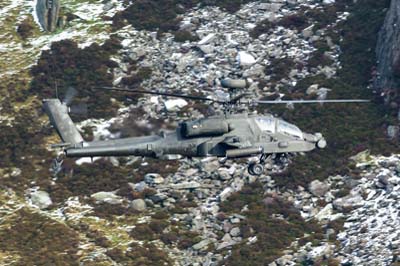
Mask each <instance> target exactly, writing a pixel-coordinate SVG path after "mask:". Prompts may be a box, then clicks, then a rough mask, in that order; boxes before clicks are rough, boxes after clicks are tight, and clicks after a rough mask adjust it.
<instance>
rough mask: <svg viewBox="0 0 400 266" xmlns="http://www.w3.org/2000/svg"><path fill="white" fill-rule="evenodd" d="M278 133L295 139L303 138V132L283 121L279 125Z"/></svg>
mask: <svg viewBox="0 0 400 266" xmlns="http://www.w3.org/2000/svg"><path fill="white" fill-rule="evenodd" d="M278 132H280V133H283V134H286V135H290V136H293V137H297V138H299V139H302V138H303V132H301V130H300V129H299V128H298V127H296V126H295V125H292V124H289V123H288V122H285V121H283V120H279V124H278Z"/></svg>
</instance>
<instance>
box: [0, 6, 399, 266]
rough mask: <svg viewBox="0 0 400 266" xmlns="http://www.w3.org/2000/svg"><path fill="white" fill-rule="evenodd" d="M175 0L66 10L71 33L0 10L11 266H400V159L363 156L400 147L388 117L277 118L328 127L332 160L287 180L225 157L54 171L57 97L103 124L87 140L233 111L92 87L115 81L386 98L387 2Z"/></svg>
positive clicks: (306, 161) (1, 217) (0, 248)
mask: <svg viewBox="0 0 400 266" xmlns="http://www.w3.org/2000/svg"><path fill="white" fill-rule="evenodd" d="M161 2H162V3H163V4H164V5H163V6H162V7H166V6H168V7H170V8H169V9H168V10H165V11H163V9H162V8H161V6H160V5H157V4H155V1H146V0H140V1H132V2H130V1H123V2H122V1H95V0H90V1H81V0H79V1H78V0H76V1H68V2H67V1H65V2H62V7H63V11H62V12H63V14H62V15H65V16H66V17H67V18H68V19H67V21H68V23H67V25H66V28H65V29H63V30H58V31H56V32H55V33H52V34H47V33H44V32H41V31H40V29H39V28H38V27H37V26H36V24H34V18H33V17H32V16H31V15H30V14H31V12H32V11H33V8H32V6H31V5H27V4H26V3H25V2H23V1H13V2H11V1H4V0H3V1H0V3H1V4H0V6H1V7H2V10H4V12H3V11H1V13H0V14H1V16H0V19H1V20H0V21H1V22H2V25H3V28H2V31H4V32H3V34H4V35H3V37H4V38H3V39H2V40H1V42H2V46H1V47H4V48H3V49H2V50H1V49H0V51H1V52H3V51H4V53H1V54H0V56H1V59H2V61H3V63H4V68H3V67H2V68H1V69H2V72H1V73H0V75H1V80H2V84H0V93H1V95H2V96H3V97H2V100H1V103H0V108H1V112H2V113H1V117H0V141H1V147H2V151H1V152H2V158H1V160H0V167H1V169H0V174H1V176H0V181H1V182H0V188H1V189H0V203H1V204H0V205H1V206H2V207H1V208H0V242H1V243H2V244H0V264H6V265H21V264H24V265H29V263H31V264H35V265H45V264H46V263H52V264H53V265H65V264H68V265H193V264H195V265H196V264H197V265H218V264H225V265H268V264H270V263H271V265H295V264H296V263H297V264H300V265H301V264H303V265H318V264H322V265H324V264H326V265H339V264H340V263H354V264H357V263H358V264H360V265H363V263H368V261H369V259H370V258H369V257H368V256H367V255H368V254H367V255H366V253H372V254H376V255H377V256H376V258H374V259H376V262H377V263H378V264H381V265H390V263H391V262H392V261H393V262H394V261H396V255H398V251H399V250H398V243H397V242H396V238H397V235H396V227H397V226H398V223H397V221H396V220H395V219H393V217H394V216H395V215H396V214H397V211H396V208H398V205H397V203H396V201H395V199H397V197H398V191H399V190H398V180H397V179H398V178H397V177H398V169H396V167H395V166H394V165H393V164H396V163H397V162H398V157H397V156H395V155H394V156H392V157H366V158H361V159H357V160H356V162H357V163H359V165H355V164H356V163H355V162H351V161H349V157H350V156H352V155H354V154H357V153H358V152H359V151H362V150H364V149H371V150H372V152H373V153H376V154H380V153H390V152H392V151H397V150H396V149H398V146H397V144H396V142H393V143H391V142H388V140H387V139H386V136H385V130H386V125H387V123H388V121H387V120H386V118H385V117H384V114H385V112H384V110H382V108H380V105H379V104H375V103H374V104H371V105H365V106H335V105H333V106H322V107H321V106H313V107H306V106H299V107H297V106H296V108H295V109H294V110H292V109H287V108H284V107H282V108H277V109H273V110H272V111H273V112H274V113H278V114H279V115H283V116H284V117H285V118H287V119H288V120H290V121H292V122H294V123H296V124H299V125H300V126H301V127H302V128H305V129H306V130H307V131H322V133H323V134H324V135H326V136H328V141H329V143H330V147H329V148H328V149H327V151H326V152H323V153H320V152H316V153H312V154H309V155H308V156H297V157H296V158H295V160H294V162H292V164H291V165H290V167H289V169H286V170H287V171H283V172H282V171H281V170H282V169H278V168H276V169H274V175H272V176H271V175H263V176H261V177H259V178H255V177H252V176H249V175H248V174H247V172H246V162H245V161H244V162H243V161H238V162H233V161H228V162H227V163H226V164H225V165H223V166H221V165H220V164H219V163H218V161H217V160H215V159H210V158H207V159H204V160H186V159H182V160H175V161H156V160H141V159H140V158H105V159H101V160H97V159H96V160H95V162H91V161H90V160H85V159H81V160H77V161H75V160H65V161H64V164H63V168H62V169H58V170H60V171H53V172H52V171H50V170H49V168H50V165H51V160H52V159H53V158H54V157H55V156H56V152H55V151H49V150H48V149H47V148H48V144H50V143H57V142H58V141H59V140H58V138H57V136H56V135H55V133H54V131H53V130H52V129H50V128H49V126H48V120H47V118H46V117H45V116H44V115H43V113H42V112H41V110H40V104H41V103H40V100H41V99H42V98H43V97H52V96H53V95H54V87H55V86H56V85H57V87H58V89H59V92H60V94H61V95H62V94H63V93H64V91H65V89H67V88H68V86H74V87H75V88H76V89H77V90H78V91H79V98H81V101H82V100H84V101H86V102H88V103H89V112H90V115H91V119H86V120H83V119H85V118H82V117H79V118H78V119H79V120H83V121H82V122H80V123H79V128H80V130H81V131H82V133H83V134H84V135H85V137H86V138H87V139H107V138H114V137H118V136H137V135H143V134H149V133H152V132H155V131H157V130H159V128H173V126H174V125H176V124H177V123H178V122H179V121H180V120H182V119H185V118H190V117H198V116H202V115H205V114H208V113H210V112H213V111H215V110H219V109H220V108H221V106H218V105H215V106H212V108H211V107H210V106H206V105H202V104H198V103H194V102H190V101H189V102H180V104H181V105H180V106H179V105H177V104H175V105H174V102H170V101H168V100H167V99H164V98H162V97H148V96H145V95H139V96H138V97H124V96H119V95H115V94H113V95H112V94H103V93H100V92H96V91H93V90H91V89H90V88H91V87H94V86H98V85H108V86H110V85H113V84H114V85H126V86H130V87H143V88H145V89H150V88H158V89H159V90H165V91H174V92H179V93H182V92H185V93H193V94H200V95H206V96H210V97H217V95H219V96H220V97H221V96H224V92H223V90H222V89H221V87H220V84H219V79H220V78H223V77H246V78H249V79H250V80H251V82H252V85H251V87H250V88H249V92H251V93H253V95H255V96H256V97H269V98H271V99H276V98H278V97H279V96H280V97H288V98H305V99H312V98H318V97H319V98H324V97H327V96H329V97H331V98H336V97H343V98H345V97H347V98H352V97H354V98H356V97H357V98H358V97H371V94H369V92H368V90H366V87H367V86H368V85H369V80H370V78H371V76H370V75H369V73H370V70H371V68H372V67H373V63H374V60H373V51H374V47H375V41H376V38H375V37H376V35H377V31H378V29H379V27H380V25H381V24H382V21H383V17H384V15H385V8H387V7H388V4H389V2H388V1H382V2H379V3H378V2H376V1H372V0H363V1H358V3H357V4H354V3H353V1H345V0H340V1H339V0H337V1H322V2H321V1H313V0H301V1H294V0H288V1H283V0H278V1H277V0H274V1H261V2H260V1H178V0H177V1H172V0H171V1H169V0H163V1H161ZM33 4H34V3H33ZM33 6H34V5H33ZM143 6H145V7H146V9H145V10H143ZM18 13H20V14H23V15H22V16H19V15H18ZM365 17H369V18H370V19H369V20H365ZM15 25H24V27H22V29H23V30H22V29H21V30H20V31H16V28H15ZM29 25H30V26H29ZM18 32H19V33H18ZM21 47H22V48H23V49H21ZM371 54H372V56H371ZM3 63H2V64H3ZM282 95H283V96H282ZM76 101H78V100H76ZM257 111H259V112H265V111H266V110H265V109H264V108H258V110H257ZM359 157H362V156H358V158H359ZM385 169H386V170H385ZM53 170H54V169H53ZM378 172H379V173H378ZM381 173H385V174H386V176H387V178H386V179H387V180H386V179H383V178H382V177H381V176H382V175H381ZM316 179H318V180H319V181H313V180H316ZM382 184H383V185H382ZM385 208H387V209H385ZM382 209H383V210H387V211H386V212H385V211H382ZM367 214H368V215H371V219H367V217H366V216H367ZM354 216H356V217H357V219H354ZM373 219H376V220H377V222H374V221H373ZM360 226H361V227H362V228H364V229H362V228H360V230H359V228H358V227H360ZM384 228H387V230H386V231H384V232H383V233H382V236H380V237H378V238H377V239H379V241H377V242H376V243H374V242H373V241H369V242H368V243H364V242H363V239H368V240H371V239H373V238H374V237H375V236H376V233H377V232H379V231H380V230H383V229H384ZM361 229H362V230H361ZM357 235H361V236H362V238H359V237H358V236H357ZM62 236H63V237H62ZM384 238H387V239H389V240H390V246H389V245H387V246H386V245H385V244H384V243H383V240H382V239H384ZM49 243H52V244H53V245H52V246H51V247H48V246H49V245H50V244H49ZM388 244H389V242H388ZM396 245H397V246H396ZM378 255H379V256H378Z"/></svg>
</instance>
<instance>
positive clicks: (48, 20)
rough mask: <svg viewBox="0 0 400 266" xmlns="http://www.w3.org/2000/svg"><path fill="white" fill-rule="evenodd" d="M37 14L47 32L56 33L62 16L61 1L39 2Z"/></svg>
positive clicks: (45, 0)
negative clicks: (59, 18)
mask: <svg viewBox="0 0 400 266" xmlns="http://www.w3.org/2000/svg"><path fill="white" fill-rule="evenodd" d="M36 13H37V17H38V19H39V22H40V25H41V26H42V28H43V29H44V30H45V31H50V32H51V31H55V30H56V28H57V23H58V16H59V14H60V1H59V0H38V1H37V4H36Z"/></svg>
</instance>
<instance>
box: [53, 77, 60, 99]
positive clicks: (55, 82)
mask: <svg viewBox="0 0 400 266" xmlns="http://www.w3.org/2000/svg"><path fill="white" fill-rule="evenodd" d="M54 85H55V87H56V98H57V99H59V98H58V86H57V80H56V79H55V80H54Z"/></svg>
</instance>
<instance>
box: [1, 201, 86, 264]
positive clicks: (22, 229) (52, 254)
mask: <svg viewBox="0 0 400 266" xmlns="http://www.w3.org/2000/svg"><path fill="white" fill-rule="evenodd" d="M1 224H2V227H1V229H0V250H1V251H2V252H10V253H17V254H18V255H19V256H20V258H21V259H20V260H19V261H18V265H26V266H33V265H56V266H61V265H71V266H72V265H79V262H78V256H77V254H76V253H77V251H78V245H79V236H78V235H77V233H76V232H75V231H74V230H72V229H71V228H69V227H68V226H66V225H64V224H62V223H59V222H56V221H54V220H53V219H50V218H47V217H45V216H43V215H40V214H38V213H34V212H31V211H29V210H28V209H24V208H23V209H20V210H18V211H16V212H15V213H14V214H13V215H10V216H7V217H5V218H4V219H3V218H2V223H1ZM4 225H8V226H4Z"/></svg>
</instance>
